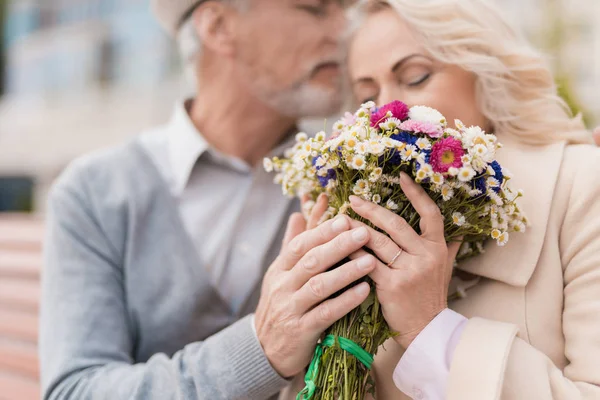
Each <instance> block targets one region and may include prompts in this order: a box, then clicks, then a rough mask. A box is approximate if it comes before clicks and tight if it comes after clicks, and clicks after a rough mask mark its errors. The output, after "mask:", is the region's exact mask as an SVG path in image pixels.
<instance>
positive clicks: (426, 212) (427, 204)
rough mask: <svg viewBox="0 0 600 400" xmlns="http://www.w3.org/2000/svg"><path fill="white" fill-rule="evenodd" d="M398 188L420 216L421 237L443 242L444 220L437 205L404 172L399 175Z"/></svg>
mask: <svg viewBox="0 0 600 400" xmlns="http://www.w3.org/2000/svg"><path fill="white" fill-rule="evenodd" d="M400 187H401V188H402V190H403V191H404V194H405V195H406V197H407V198H408V200H409V201H410V202H411V204H412V205H413V207H414V208H415V210H417V213H419V215H420V216H421V225H420V226H421V233H422V235H423V237H425V238H427V239H429V240H431V241H435V242H441V241H442V240H444V218H443V217H442V213H441V212H440V208H439V207H438V206H437V204H435V202H434V201H433V200H431V197H429V195H428V194H427V192H425V190H424V189H423V188H422V187H421V186H420V185H418V184H416V183H415V182H414V181H413V180H412V179H410V177H409V176H408V175H407V174H406V173H404V172H402V173H401V174H400Z"/></svg>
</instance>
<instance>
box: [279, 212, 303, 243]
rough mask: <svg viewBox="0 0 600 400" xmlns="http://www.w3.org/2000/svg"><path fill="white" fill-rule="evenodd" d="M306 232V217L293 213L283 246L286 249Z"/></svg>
mask: <svg viewBox="0 0 600 400" xmlns="http://www.w3.org/2000/svg"><path fill="white" fill-rule="evenodd" d="M305 230H306V223H305V221H304V217H303V216H302V214H300V213H293V214H292V215H290V218H289V220H288V224H287V228H286V230H285V235H284V236H283V246H282V247H284V248H285V247H286V246H287V245H288V244H289V243H290V241H291V240H292V239H293V238H295V237H296V236H298V235H299V234H301V233H302V232H304V231H305Z"/></svg>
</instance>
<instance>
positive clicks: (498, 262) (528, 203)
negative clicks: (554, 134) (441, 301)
mask: <svg viewBox="0 0 600 400" xmlns="http://www.w3.org/2000/svg"><path fill="white" fill-rule="evenodd" d="M500 142H501V143H502V144H503V145H504V147H503V148H502V149H500V150H499V151H498V153H497V159H498V162H500V164H501V165H502V166H503V168H506V169H508V171H510V172H511V173H512V175H513V178H512V179H511V180H510V185H511V187H512V188H513V189H515V190H517V189H523V191H524V196H523V197H521V198H520V199H518V200H517V202H518V205H519V207H520V208H521V210H523V211H524V212H525V215H526V216H527V219H528V220H529V224H530V226H529V227H528V229H527V232H525V233H513V234H512V235H511V237H510V240H509V242H508V244H507V245H506V246H505V247H499V246H497V245H496V243H495V242H493V241H491V240H490V241H488V242H487V243H486V245H485V253H484V254H482V255H480V256H478V257H473V258H471V259H468V260H466V261H464V262H462V263H461V264H460V265H459V266H458V269H460V270H463V271H466V272H469V273H471V274H474V275H478V276H481V277H485V278H489V279H493V280H497V281H500V282H504V283H507V284H509V285H512V286H518V287H524V286H526V285H527V283H528V282H529V279H530V278H531V276H532V275H533V272H534V270H535V268H536V266H537V263H538V259H539V257H540V254H541V251H542V246H543V244H544V239H545V236H546V228H547V225H548V217H549V215H550V207H551V205H552V199H553V194H554V189H555V186H556V182H557V180H558V174H559V171H560V165H561V161H562V158H563V152H564V148H565V143H564V142H557V143H553V144H550V145H546V146H530V145H525V144H521V143H518V142H517V141H516V140H515V139H512V138H504V137H502V138H500Z"/></svg>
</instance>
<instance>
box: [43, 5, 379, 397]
mask: <svg viewBox="0 0 600 400" xmlns="http://www.w3.org/2000/svg"><path fill="white" fill-rule="evenodd" d="M153 6H154V11H155V13H156V15H157V17H158V19H159V21H160V22H161V23H162V24H163V25H164V26H165V28H167V29H168V31H169V32H171V33H172V34H173V35H177V36H179V39H180V41H181V43H182V47H183V50H184V53H185V54H186V60H187V62H188V66H189V69H190V70H191V71H193V72H194V75H195V78H196V81H197V86H198V94H197V96H196V97H195V98H194V99H193V100H188V101H185V102H182V103H181V104H178V105H177V106H176V107H175V111H174V114H173V117H172V119H171V121H170V122H169V123H168V124H167V125H165V126H163V127H160V128H156V129H153V130H150V131H148V132H145V133H143V134H142V135H140V136H139V137H138V138H136V139H135V140H133V141H132V142H130V143H127V144H125V145H123V146H121V147H119V148H116V149H112V150H108V151H103V152H100V153H96V154H92V155H89V156H86V157H83V158H82V159H80V160H77V161H76V162H74V163H73V164H72V165H71V166H70V167H69V168H68V169H67V170H66V171H65V172H64V174H63V175H62V177H61V178H60V179H59V181H58V182H57V183H56V185H55V187H54V189H53V191H52V194H51V199H50V203H49V220H48V234H47V242H46V255H45V268H44V282H43V295H42V303H41V304H42V307H41V333H40V355H41V375H42V391H43V398H44V399H49V400H67V399H72V400H84V399H107V400H109V399H110V400H119V399H123V400H125V399H157V400H158V399H160V400H164V399H176V398H177V399H268V398H272V397H275V396H277V395H278V393H279V392H280V391H281V390H282V389H284V388H286V387H287V386H288V385H289V382H290V378H291V377H293V376H297V375H298V374H300V373H301V372H302V371H303V369H304V368H305V367H306V365H308V363H309V361H310V358H311V356H312V353H313V351H314V345H315V343H316V341H317V338H318V337H319V336H320V334H321V333H322V332H323V331H324V330H325V329H326V327H327V326H329V325H330V324H332V323H333V322H334V321H335V320H337V319H339V318H340V317H341V316H343V315H345V314H346V313H347V312H349V311H350V310H352V309H353V308H355V307H356V306H358V305H359V304H360V303H361V302H362V301H363V300H364V299H365V298H366V296H367V294H368V286H367V287H365V285H366V284H362V285H359V286H355V287H354V288H353V289H351V290H348V291H345V292H343V293H342V294H341V295H339V296H338V297H336V298H333V299H329V298H330V296H331V295H332V294H334V293H337V292H338V291H340V290H342V289H343V288H345V287H347V286H348V285H349V284H350V283H352V282H354V281H356V280H357V279H359V278H361V277H363V276H365V275H366V274H368V273H369V272H370V271H371V270H372V269H373V268H374V266H375V260H374V259H373V258H372V257H371V256H368V257H365V258H363V259H362V260H358V261H353V262H349V263H348V264H346V265H344V266H343V267H341V268H339V269H337V270H335V271H330V272H327V269H328V268H329V267H330V266H332V265H334V264H335V263H337V262H338V261H340V260H343V259H345V258H346V257H347V256H348V255H350V254H352V253H353V252H355V251H356V250H358V249H360V248H361V247H362V246H363V245H365V244H366V243H367V241H368V240H369V238H368V232H367V231H366V230H365V229H364V228H359V229H354V230H352V229H351V228H350V224H349V220H347V219H345V218H340V219H337V220H334V221H329V222H327V223H325V224H323V225H321V226H320V227H319V228H318V229H316V230H311V231H306V230H305V226H304V220H303V218H302V216H301V215H298V214H297V213H296V214H293V211H294V210H295V209H297V207H298V205H297V204H296V203H295V202H293V201H291V200H289V199H286V198H284V197H283V196H282V195H281V192H280V189H279V188H278V187H277V186H276V185H274V184H272V177H271V176H269V175H268V174H266V173H265V172H263V171H262V168H261V164H262V161H261V160H262V159H263V157H265V156H268V155H271V156H274V155H278V154H281V152H282V150H283V149H285V148H286V147H287V146H289V144H290V138H293V136H294V134H295V126H296V120H297V119H299V118H301V117H305V116H325V115H327V114H330V113H332V112H333V111H336V110H337V109H338V107H339V106H340V103H341V91H340V86H341V76H340V63H341V62H342V58H341V57H342V54H343V43H342V40H341V38H342V36H343V32H344V28H345V18H344V10H343V4H342V3H341V2H340V1H333V0H286V1H282V0H230V1H226V0H222V1H216V0H210V1H195V0H155V1H154V2H153ZM290 215H291V217H290ZM288 217H290V218H289V221H290V223H289V225H288V228H287V231H286V221H287V220H288ZM282 241H283V244H284V246H283V250H281V252H280V249H281V248H282V247H281V243H282ZM265 271H267V273H266V276H265ZM263 277H264V281H263ZM261 282H262V291H261ZM255 310H256V313H255V314H253V312H254V311H255Z"/></svg>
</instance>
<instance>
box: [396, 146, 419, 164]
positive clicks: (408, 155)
mask: <svg viewBox="0 0 600 400" xmlns="http://www.w3.org/2000/svg"><path fill="white" fill-rule="evenodd" d="M416 155H417V147H416V146H414V145H412V144H409V145H407V146H406V147H404V149H402V151H401V152H400V156H401V158H402V159H403V160H405V161H409V160H411V159H412V158H413V157H415V156H416Z"/></svg>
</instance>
